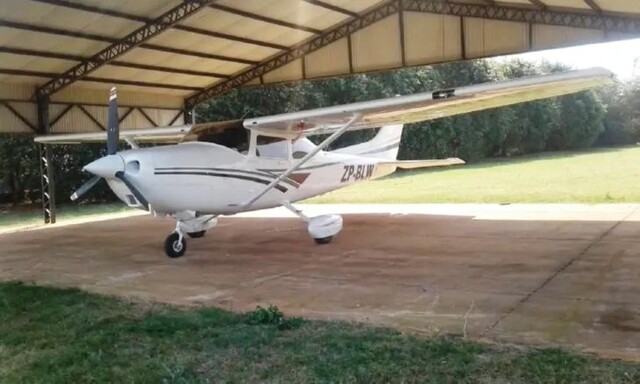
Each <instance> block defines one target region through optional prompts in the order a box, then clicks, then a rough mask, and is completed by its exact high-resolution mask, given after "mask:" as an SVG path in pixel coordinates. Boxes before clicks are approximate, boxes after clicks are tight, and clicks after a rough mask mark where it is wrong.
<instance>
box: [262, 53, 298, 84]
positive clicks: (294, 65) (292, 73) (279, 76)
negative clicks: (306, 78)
mask: <svg viewBox="0 0 640 384" xmlns="http://www.w3.org/2000/svg"><path fill="white" fill-rule="evenodd" d="M263 78H264V82H265V83H282V82H285V81H295V80H300V79H302V59H298V60H296V61H292V62H291V63H289V64H287V65H285V66H284V67H281V68H278V69H276V70H275V71H271V72H269V73H267V74H266V75H264V76H263Z"/></svg>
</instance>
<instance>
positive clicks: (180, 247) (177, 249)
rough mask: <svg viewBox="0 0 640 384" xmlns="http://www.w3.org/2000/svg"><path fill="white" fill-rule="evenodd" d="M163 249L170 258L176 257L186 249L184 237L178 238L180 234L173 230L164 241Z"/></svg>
mask: <svg viewBox="0 0 640 384" xmlns="http://www.w3.org/2000/svg"><path fill="white" fill-rule="evenodd" d="M164 251H165V253H166V254H167V256H169V257H170V258H172V259H175V258H178V257H180V256H182V255H184V253H185V252H186V251H187V241H186V240H185V239H184V237H183V238H182V240H180V235H178V234H177V233H176V232H174V233H172V234H170V235H169V236H167V239H166V240H165V241H164Z"/></svg>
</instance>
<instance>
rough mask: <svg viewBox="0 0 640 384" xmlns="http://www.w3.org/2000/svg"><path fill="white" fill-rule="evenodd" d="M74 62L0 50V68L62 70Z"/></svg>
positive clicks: (43, 70) (44, 70)
mask: <svg viewBox="0 0 640 384" xmlns="http://www.w3.org/2000/svg"><path fill="white" fill-rule="evenodd" d="M74 64H76V62H75V61H69V60H60V59H48V58H47V59H43V58H40V57H33V56H25V55H14V54H11V53H1V52H0V68H11V69H24V70H30V71H41V72H54V73H55V72H62V71H64V70H66V69H67V68H70V67H72V66H73V65H74Z"/></svg>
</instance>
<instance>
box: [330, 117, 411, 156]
mask: <svg viewBox="0 0 640 384" xmlns="http://www.w3.org/2000/svg"><path fill="white" fill-rule="evenodd" d="M402 128H403V125H402V124H396V125H386V126H384V127H382V128H380V130H379V131H378V133H377V134H376V136H375V137H374V138H373V139H371V140H369V141H367V142H365V143H360V144H356V145H352V146H349V147H344V148H340V149H336V150H335V151H332V152H334V153H344V154H348V155H358V156H364V157H372V158H376V159H388V160H395V159H396V158H397V157H398V149H399V148H400V138H401V137H402Z"/></svg>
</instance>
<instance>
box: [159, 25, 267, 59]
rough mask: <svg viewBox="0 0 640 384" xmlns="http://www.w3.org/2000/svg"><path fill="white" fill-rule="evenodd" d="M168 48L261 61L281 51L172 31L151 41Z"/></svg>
mask: <svg viewBox="0 0 640 384" xmlns="http://www.w3.org/2000/svg"><path fill="white" fill-rule="evenodd" d="M150 42H152V43H154V44H159V45H163V46H166V47H174V48H179V49H186V50H189V51H194V52H206V53H211V54H216V55H223V56H230V57H237V58H240V59H245V60H256V61H260V60H263V59H264V58H266V57H269V56H271V55H273V54H274V53H276V52H279V50H277V49H274V48H269V47H260V46H257V45H253V44H246V43H241V42H237V41H231V40H227V39H220V38H217V37H210V36H203V35H201V34H196V33H191V32H185V31H180V30H176V29H172V30H169V31H166V32H164V33H162V34H160V35H159V36H157V37H154V38H153V39H151V41H150Z"/></svg>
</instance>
